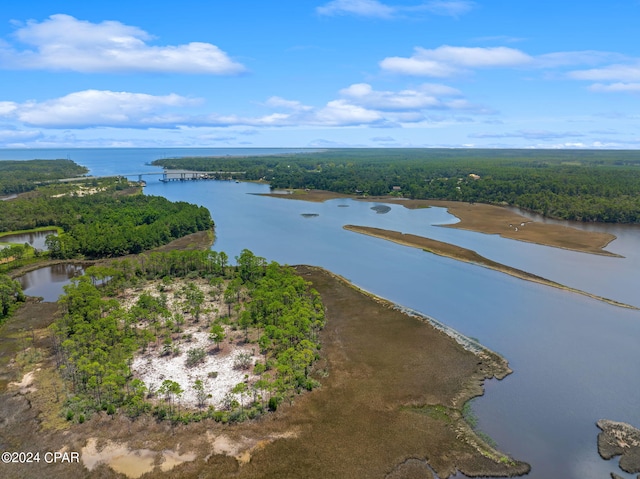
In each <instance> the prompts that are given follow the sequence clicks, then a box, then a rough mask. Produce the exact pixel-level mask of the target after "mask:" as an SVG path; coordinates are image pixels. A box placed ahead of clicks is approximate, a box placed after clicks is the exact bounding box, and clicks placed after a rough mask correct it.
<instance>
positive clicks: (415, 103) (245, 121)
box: [0, 83, 487, 129]
mask: <svg viewBox="0 0 640 479" xmlns="http://www.w3.org/2000/svg"><path fill="white" fill-rule="evenodd" d="M201 103H202V101H201V100H200V99H193V98H187V97H184V96H181V95H177V94H169V95H162V96H158V95H149V94H145V93H132V92H115V91H109V90H84V91H79V92H74V93H70V94H68V95H65V96H63V97H59V98H53V99H49V100H44V101H35V100H31V101H26V102H23V103H15V102H8V101H5V102H0V117H4V118H6V119H8V120H12V121H16V122H20V123H21V124H22V125H26V126H31V127H33V126H35V127H42V128H53V129H62V128H69V129H72V128H77V129H86V128H100V127H110V128H120V129H125V128H137V129H150V128H163V129H173V128H176V129H177V128H189V127H203V126H211V127H225V128H226V127H250V128H280V127H291V126H293V127H305V126H320V127H341V126H358V125H359V126H363V125H368V126H373V127H388V126H390V125H396V126H401V125H409V124H416V123H420V122H424V121H431V119H430V118H428V117H426V116H425V114H424V112H425V111H427V110H438V111H462V110H464V111H467V112H472V113H478V114H484V113H487V111H486V110H484V109H482V108H480V107H478V106H476V105H472V104H470V103H469V102H468V101H467V100H466V99H464V98H461V93H460V91H458V90H456V89H455V88H451V87H449V86H447V85H441V84H435V83H425V84H423V85H419V86H417V87H415V88H413V89H406V90H400V91H389V90H375V89H374V88H373V87H372V86H371V85H369V84H367V83H355V84H353V85H350V86H349V87H347V88H344V89H342V90H340V91H339V95H338V98H337V99H333V100H330V101H328V102H327V103H326V104H324V105H321V106H309V105H305V104H303V103H301V102H300V101H296V100H289V99H286V98H282V97H279V96H273V97H270V98H268V99H267V100H266V101H265V102H264V103H262V106H263V107H265V108H268V109H269V110H270V111H269V112H268V113H266V114H264V115H260V116H240V115H235V114H224V113H215V112H209V113H207V112H201V111H199V112H198V113H196V114H193V113H190V112H189V108H191V107H194V106H198V105H200V104H201Z"/></svg>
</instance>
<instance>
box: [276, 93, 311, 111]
mask: <svg viewBox="0 0 640 479" xmlns="http://www.w3.org/2000/svg"><path fill="white" fill-rule="evenodd" d="M265 104H266V105H267V106H269V107H272V108H282V109H285V110H293V111H308V110H311V109H313V108H312V107H310V106H307V105H303V104H302V103H301V102H299V101H295V100H285V99H284V98H281V97H279V96H272V97H271V98H269V99H268V100H267V102H266V103H265Z"/></svg>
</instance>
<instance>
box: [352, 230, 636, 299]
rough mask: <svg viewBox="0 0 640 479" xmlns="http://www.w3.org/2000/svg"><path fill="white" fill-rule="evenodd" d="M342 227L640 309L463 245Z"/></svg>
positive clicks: (420, 237) (394, 233) (397, 233)
mask: <svg viewBox="0 0 640 479" xmlns="http://www.w3.org/2000/svg"><path fill="white" fill-rule="evenodd" d="M343 228H344V229H346V230H349V231H353V232H355V233H361V234H365V235H368V236H374V237H376V238H381V239H385V240H388V241H393V242H394V243H398V244H401V245H404V246H410V247H412V248H420V249H422V250H424V251H426V252H428V253H433V254H437V255H439V256H445V257H447V258H452V259H455V260H458V261H464V262H465V263H472V264H477V265H479V266H484V267H486V268H490V269H493V270H496V271H500V272H501V273H505V274H508V275H511V276H515V277H516V278H520V279H524V280H526V281H533V282H534V283H540V284H544V285H546V286H552V287H554V288H558V289H563V290H565V291H570V292H572V293H578V294H582V295H584V296H588V297H590V298H593V299H597V300H598V301H604V302H605V303H609V304H612V305H614V306H619V307H622V308H629V309H638V308H637V307H635V306H632V305H629V304H625V303H621V302H619V301H614V300H612V299H609V298H603V297H602V296H598V295H595V294H591V293H587V292H586V291H582V290H579V289H576V288H571V287H569V286H565V285H563V284H560V283H556V282H555V281H551V280H549V279H546V278H543V277H541V276H537V275H535V274H532V273H528V272H526V271H523V270H520V269H517V268H512V267H511V266H507V265H505V264H502V263H498V262H496V261H492V260H490V259H488V258H485V257H484V256H482V255H479V254H478V253H476V252H475V251H473V250H470V249H467V248H462V247H460V246H456V245H453V244H450V243H445V242H442V241H437V240H434V239H431V238H425V237H424V236H417V235H412V234H405V233H401V232H399V231H392V230H385V229H380V228H372V227H368V226H354V225H345V226H344V227H343Z"/></svg>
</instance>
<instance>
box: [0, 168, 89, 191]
mask: <svg viewBox="0 0 640 479" xmlns="http://www.w3.org/2000/svg"><path fill="white" fill-rule="evenodd" d="M88 171H89V170H88V169H87V168H85V167H84V166H80V165H78V164H76V163H74V162H73V161H71V160H31V161H0V196H2V195H11V194H17V193H24V192H25V191H31V190H33V189H35V188H36V186H37V184H38V183H43V182H46V181H52V180H58V179H62V178H73V177H76V176H80V175H84V174H86V173H87V172H88Z"/></svg>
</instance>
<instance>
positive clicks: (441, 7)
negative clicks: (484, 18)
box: [425, 0, 475, 17]
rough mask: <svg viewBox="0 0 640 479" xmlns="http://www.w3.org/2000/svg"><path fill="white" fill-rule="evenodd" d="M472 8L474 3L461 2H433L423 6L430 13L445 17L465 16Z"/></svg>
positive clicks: (437, 0) (460, 0) (453, 0)
mask: <svg viewBox="0 0 640 479" xmlns="http://www.w3.org/2000/svg"><path fill="white" fill-rule="evenodd" d="M474 6H475V3H474V2H468V1H463V0H458V1H455V0H451V1H447V0H434V1H432V2H427V3H426V4H425V8H426V9H427V10H429V11H430V12H431V13H434V14H436V15H447V16H451V17H457V16H459V15H462V14H465V13H467V12H469V11H471V10H472V9H473V7H474Z"/></svg>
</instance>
